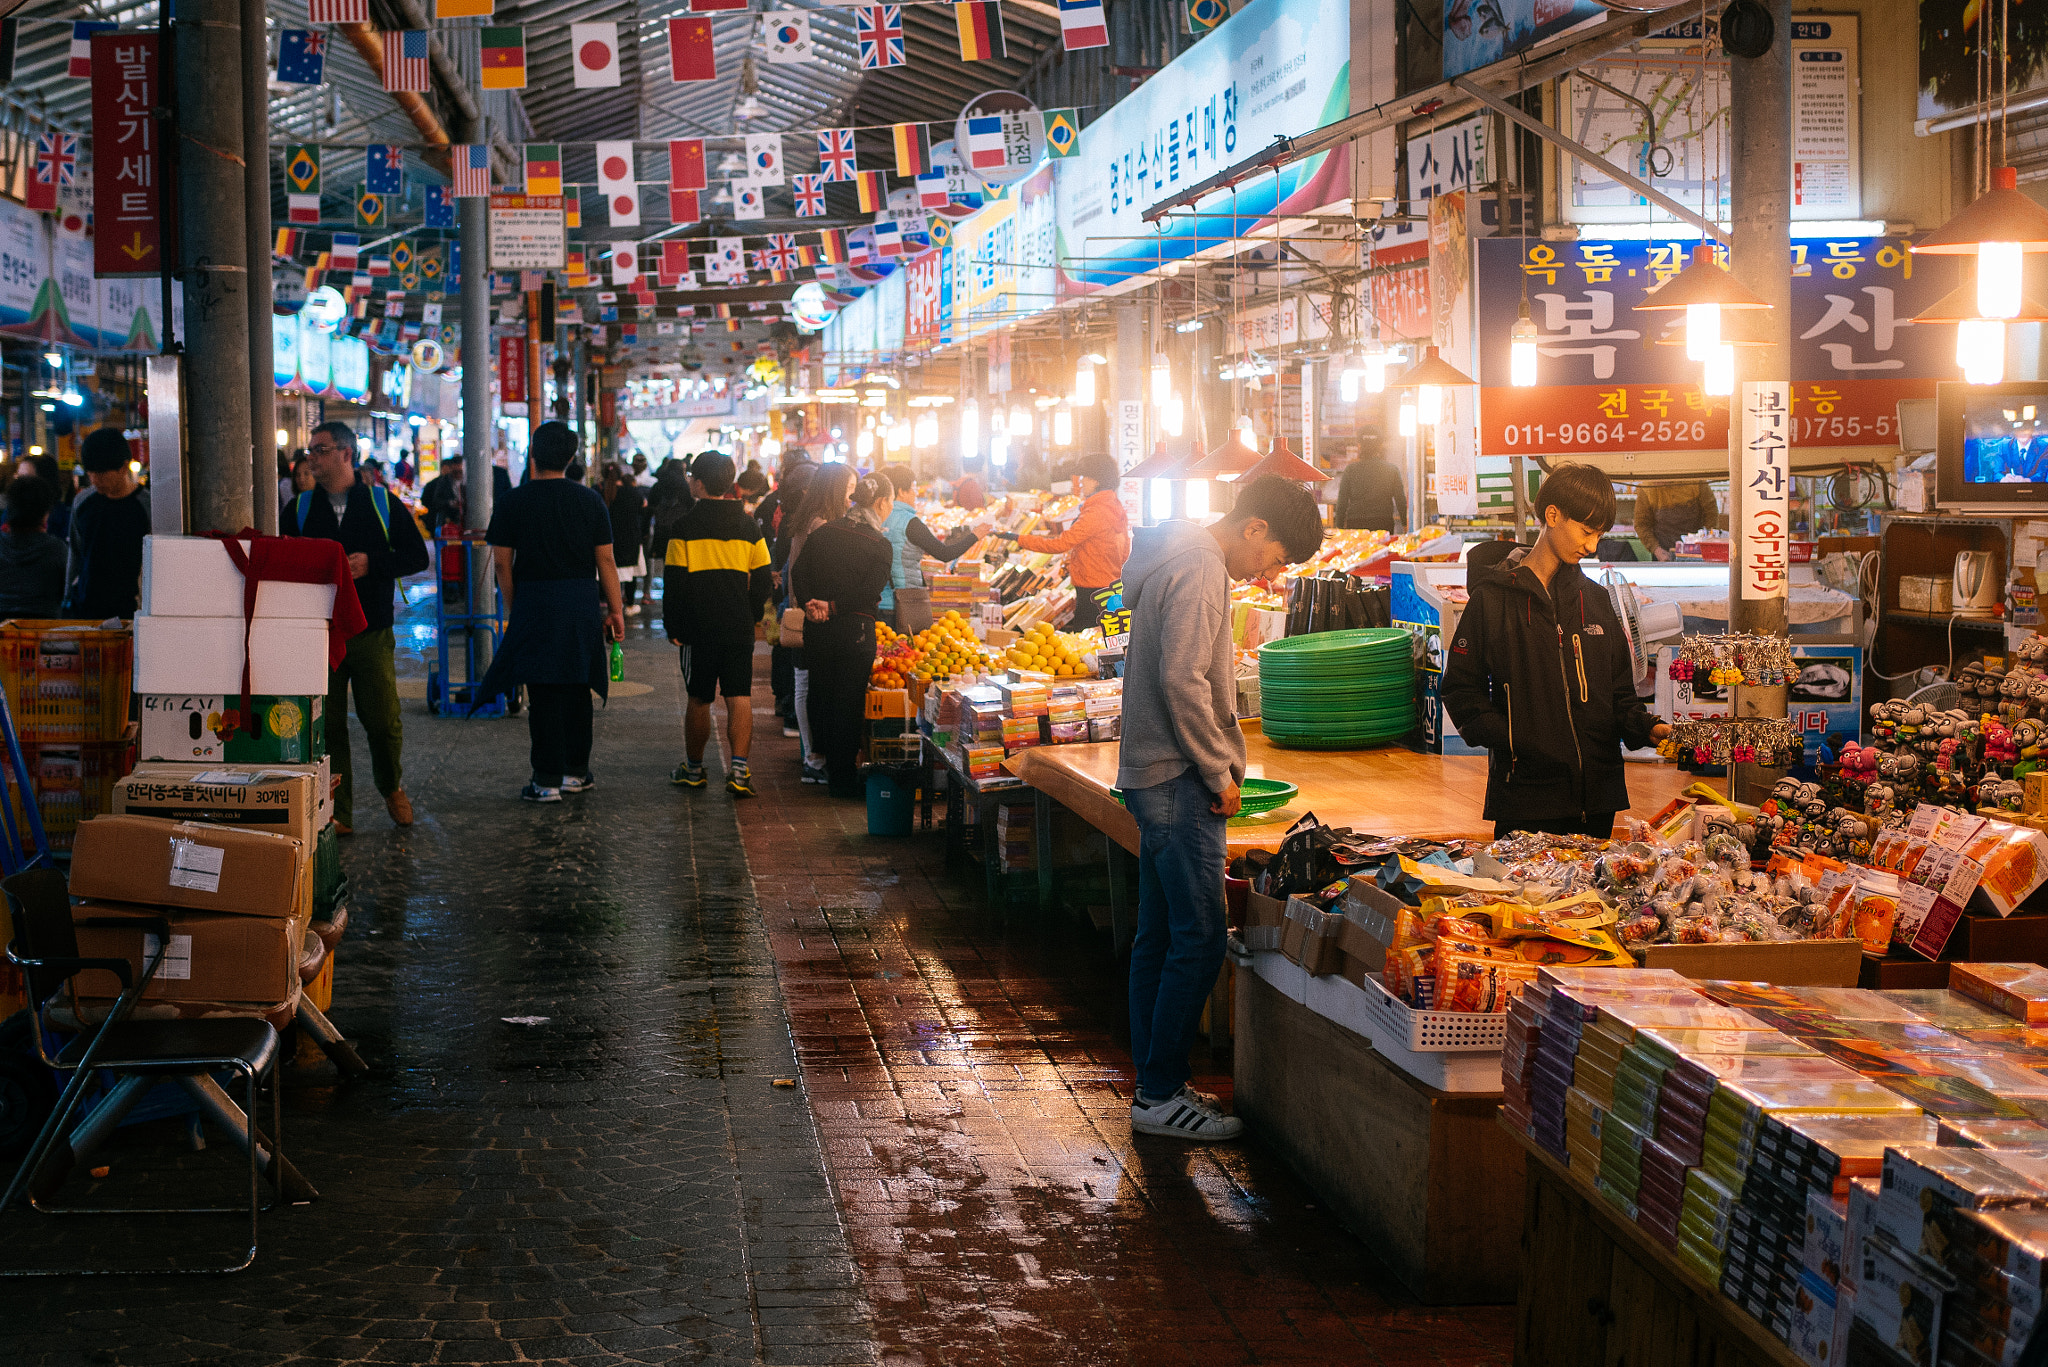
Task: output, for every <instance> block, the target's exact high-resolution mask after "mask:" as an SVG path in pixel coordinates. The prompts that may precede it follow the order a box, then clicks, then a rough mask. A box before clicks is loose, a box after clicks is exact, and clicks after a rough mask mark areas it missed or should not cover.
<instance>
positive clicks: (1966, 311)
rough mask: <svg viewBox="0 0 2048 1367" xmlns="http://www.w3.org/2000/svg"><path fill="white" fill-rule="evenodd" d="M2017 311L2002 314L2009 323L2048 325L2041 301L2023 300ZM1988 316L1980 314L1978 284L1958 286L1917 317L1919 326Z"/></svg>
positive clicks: (2018, 302) (2046, 305)
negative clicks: (1920, 324) (1978, 309)
mask: <svg viewBox="0 0 2048 1367" xmlns="http://www.w3.org/2000/svg"><path fill="white" fill-rule="evenodd" d="M2015 302H2016V303H2017V305H2018V309H2017V311H2016V312H2013V313H2009V314H2004V315H2001V317H2002V319H2003V321H2005V322H2008V323H2048V304H2043V303H2042V302H2041V301H2040V300H2038V299H2019V298H2018V297H2017V296H2015ZM1982 317H1984V315H1983V314H1982V313H1980V312H1978V311H1977V286H1976V284H1975V282H1972V283H1970V284H1967V285H1958V286H1957V287H1956V288H1955V289H1952V290H1950V291H1949V292H1948V293H1947V294H1944V295H1942V296H1941V298H1940V299H1939V300H1938V301H1936V302H1935V303H1933V304H1930V305H1928V306H1927V307H1926V308H1924V309H1922V310H1921V311H1920V312H1918V313H1916V314H1914V315H1913V321H1914V322H1916V323H1961V322H1966V321H1968V320H1970V319H1973V318H1982Z"/></svg>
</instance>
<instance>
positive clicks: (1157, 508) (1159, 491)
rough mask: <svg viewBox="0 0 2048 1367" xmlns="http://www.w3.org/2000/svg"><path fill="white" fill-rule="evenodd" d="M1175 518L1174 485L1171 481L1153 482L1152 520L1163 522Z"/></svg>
mask: <svg viewBox="0 0 2048 1367" xmlns="http://www.w3.org/2000/svg"><path fill="white" fill-rule="evenodd" d="M1172 516H1173V483H1172V481H1171V480H1164V479H1155V480H1153V481H1152V520H1153V521H1154V522H1163V521H1165V520H1166V519H1167V518H1169V517H1172Z"/></svg>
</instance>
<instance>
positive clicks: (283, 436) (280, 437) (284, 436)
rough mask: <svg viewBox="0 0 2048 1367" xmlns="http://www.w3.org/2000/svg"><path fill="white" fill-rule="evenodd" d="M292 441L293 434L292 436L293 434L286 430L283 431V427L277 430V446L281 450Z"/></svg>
mask: <svg viewBox="0 0 2048 1367" xmlns="http://www.w3.org/2000/svg"><path fill="white" fill-rule="evenodd" d="M291 439H292V434H291V433H289V432H287V431H285V430H284V429H283V428H282V427H280V428H278V429H277V444H278V446H279V447H280V448H282V447H283V446H285V445H286V444H287V443H288V442H290V441H291Z"/></svg>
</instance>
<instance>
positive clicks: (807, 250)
mask: <svg viewBox="0 0 2048 1367" xmlns="http://www.w3.org/2000/svg"><path fill="white" fill-rule="evenodd" d="M796 263H797V265H799V266H815V265H817V264H818V249H817V248H816V247H798V248H797V249H796Z"/></svg>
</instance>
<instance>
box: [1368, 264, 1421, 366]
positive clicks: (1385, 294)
mask: <svg viewBox="0 0 2048 1367" xmlns="http://www.w3.org/2000/svg"><path fill="white" fill-rule="evenodd" d="M1371 265H1372V268H1373V269H1374V270H1375V271H1380V272H1383V273H1382V274H1378V275H1374V276H1373V277H1372V316H1373V317H1374V318H1375V319H1377V320H1378V322H1379V325H1380V340H1381V341H1384V342H1394V341H1399V340H1400V339H1402V338H1404V337H1408V338H1420V339H1421V340H1423V341H1425V342H1426V341H1428V340H1429V338H1430V335H1431V334H1430V322H1429V241H1428V239H1427V238H1424V239H1423V240H1421V241H1419V242H1403V243H1401V244H1400V245H1398V246H1393V247H1382V248H1380V249H1379V250H1377V251H1375V252H1374V253H1373V254H1372V258H1371Z"/></svg>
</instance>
